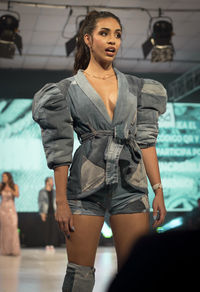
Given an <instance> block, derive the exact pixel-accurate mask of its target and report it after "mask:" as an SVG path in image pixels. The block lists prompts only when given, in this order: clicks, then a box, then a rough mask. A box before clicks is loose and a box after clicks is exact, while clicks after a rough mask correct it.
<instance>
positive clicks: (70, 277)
mask: <svg viewBox="0 0 200 292" xmlns="http://www.w3.org/2000/svg"><path fill="white" fill-rule="evenodd" d="M94 282H95V269H94V268H91V267H87V266H80V265H77V264H74V263H68V265H67V271H66V275H65V278H64V282H63V286H62V292H80V291H81V292H92V290H93V287H94Z"/></svg>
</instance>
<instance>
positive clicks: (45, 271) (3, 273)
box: [0, 247, 116, 292]
mask: <svg viewBox="0 0 200 292" xmlns="http://www.w3.org/2000/svg"><path fill="white" fill-rule="evenodd" d="M66 263H67V257H66V252H65V249H64V248H57V249H56V250H55V252H54V253H53V252H50V251H48V252H47V251H45V250H44V249H22V251H21V256H20V257H10V256H0V292H61V286H62V281H63V278H64V274H65V269H66ZM95 268H96V284H95V287H94V290H93V291H94V292H104V291H106V287H107V286H108V284H109V282H110V281H111V279H112V277H113V275H114V274H115V271H116V256H115V251H114V248H113V247H99V248H98V251H97V256H96V262H95Z"/></svg>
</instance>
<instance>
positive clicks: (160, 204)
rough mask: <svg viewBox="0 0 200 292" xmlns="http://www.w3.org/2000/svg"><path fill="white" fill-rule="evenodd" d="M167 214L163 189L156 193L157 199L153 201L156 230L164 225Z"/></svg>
mask: <svg viewBox="0 0 200 292" xmlns="http://www.w3.org/2000/svg"><path fill="white" fill-rule="evenodd" d="M166 214H167V211H166V208H165V203H164V198H163V192H162V189H158V190H156V192H155V198H154V200H153V218H154V224H153V227H154V228H155V227H158V226H160V225H161V224H163V222H164V220H165V216H166Z"/></svg>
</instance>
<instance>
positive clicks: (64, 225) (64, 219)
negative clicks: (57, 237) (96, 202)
mask: <svg viewBox="0 0 200 292" xmlns="http://www.w3.org/2000/svg"><path fill="white" fill-rule="evenodd" d="M54 178H55V185H56V205H57V208H56V220H57V221H58V223H59V226H60V229H61V231H62V232H64V234H65V236H67V238H70V232H73V231H74V225H73V217H72V213H71V210H70V207H69V205H68V202H67V197H66V191H67V190H66V188H67V178H68V166H59V167H56V168H55V169H54Z"/></svg>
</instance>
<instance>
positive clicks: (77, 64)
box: [74, 10, 122, 74]
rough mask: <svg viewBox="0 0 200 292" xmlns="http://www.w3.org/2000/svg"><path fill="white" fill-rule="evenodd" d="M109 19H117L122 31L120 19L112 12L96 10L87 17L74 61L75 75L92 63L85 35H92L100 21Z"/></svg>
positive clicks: (79, 34) (79, 37)
mask: <svg viewBox="0 0 200 292" xmlns="http://www.w3.org/2000/svg"><path fill="white" fill-rule="evenodd" d="M109 17H111V18H114V19H116V20H117V22H118V23H119V25H120V27H121V29H122V25H121V22H120V19H119V18H118V17H117V16H116V15H115V14H113V13H111V12H108V11H100V12H98V11H96V10H93V11H91V12H89V13H88V14H87V15H86V17H85V19H84V21H83V22H82V24H81V27H80V29H79V31H78V35H77V43H76V54H75V61H74V73H75V74H76V73H77V71H78V70H79V69H83V70H85V69H86V68H87V66H88V64H89V61H90V50H89V48H88V46H87V45H86V44H85V41H84V35H85V34H86V33H87V34H89V35H92V33H93V31H94V29H95V27H96V24H97V20H98V19H100V18H109Z"/></svg>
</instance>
